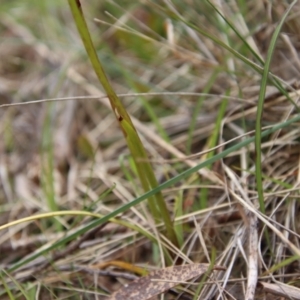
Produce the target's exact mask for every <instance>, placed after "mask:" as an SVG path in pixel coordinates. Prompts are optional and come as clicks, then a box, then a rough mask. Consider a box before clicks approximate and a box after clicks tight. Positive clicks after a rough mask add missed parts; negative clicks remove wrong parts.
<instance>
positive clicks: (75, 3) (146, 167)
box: [68, 0, 178, 245]
mask: <svg viewBox="0 0 300 300" xmlns="http://www.w3.org/2000/svg"><path fill="white" fill-rule="evenodd" d="M68 2H69V6H70V8H71V11H72V14H73V18H74V21H75V23H76V26H77V29H78V32H79V34H80V37H81V39H82V41H83V44H84V46H85V49H86V52H87V54H88V57H89V58H90V61H91V63H92V66H93V68H94V71H95V72H96V75H97V77H98V79H99V81H100V82H101V84H102V86H103V88H104V89H105V91H106V93H107V96H108V98H109V101H110V104H111V107H112V109H113V112H114V114H115V116H116V118H117V120H118V122H119V124H120V127H121V129H122V131H123V134H124V136H125V138H126V141H127V145H128V148H129V150H130V151H131V154H132V157H133V159H134V161H135V164H136V167H137V171H138V174H139V178H140V180H141V183H142V186H143V189H144V191H145V192H147V191H149V190H150V189H153V188H155V187H157V186H158V183H157V180H156V178H155V175H154V172H153V169H152V167H151V165H150V163H149V162H147V154H146V151H145V149H144V146H143V144H142V142H141V140H140V138H139V136H138V134H137V132H136V129H135V127H134V125H133V123H132V121H131V119H130V116H129V115H128V113H127V111H126V109H125V107H124V106H123V104H122V102H121V101H120V99H119V98H118V96H117V95H116V93H115V91H114V90H113V88H112V86H111V85H110V83H109V81H108V79H107V77H106V74H105V71H104V69H103V67H102V64H101V62H100V60H99V58H98V55H97V53H96V50H95V48H94V45H93V42H92V39H91V36H90V33H89V30H88V27H87V24H86V21H85V18H84V16H83V12H82V9H81V4H80V1H79V0H68ZM141 160H143V162H141ZM148 205H149V208H150V211H151V214H152V216H153V217H154V219H155V221H156V222H160V221H161V220H162V221H163V222H164V225H165V229H166V232H167V236H168V238H169V239H170V241H172V243H173V244H174V245H178V241H177V239H176V234H175V230H174V227H173V222H172V221H171V218H170V215H169V212H168V209H167V206H166V203H165V201H164V199H163V196H162V194H161V193H157V194H155V195H154V196H153V197H149V199H148Z"/></svg>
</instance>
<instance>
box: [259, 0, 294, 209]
mask: <svg viewBox="0 0 300 300" xmlns="http://www.w3.org/2000/svg"><path fill="white" fill-rule="evenodd" d="M296 2H297V0H295V1H294V2H293V3H292V4H291V5H290V7H289V8H288V9H287V10H286V12H285V14H284V15H283V17H282V19H281V21H280V22H279V24H278V26H277V27H276V29H275V32H274V33H273V36H272V39H271V42H270V46H269V49H268V53H267V58H266V63H265V67H264V70H263V75H262V80H261V85H260V92H259V98H258V104H257V113H256V124H255V152H256V161H255V168H256V172H255V174H256V187H257V193H258V200H259V205H260V210H261V212H262V213H264V214H265V211H266V209H265V201H264V194H263V183H262V166H261V120H262V114H263V108H264V101H265V95H266V89H267V83H268V76H269V70H270V65H271V60H272V56H273V53H274V49H275V45H276V41H277V39H278V36H279V33H280V30H281V28H282V26H283V24H284V22H285V20H286V18H287V16H288V14H289V12H290V11H291V9H292V7H293V6H294V5H295V4H296Z"/></svg>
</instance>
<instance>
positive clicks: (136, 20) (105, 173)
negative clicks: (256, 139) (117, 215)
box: [0, 0, 300, 299]
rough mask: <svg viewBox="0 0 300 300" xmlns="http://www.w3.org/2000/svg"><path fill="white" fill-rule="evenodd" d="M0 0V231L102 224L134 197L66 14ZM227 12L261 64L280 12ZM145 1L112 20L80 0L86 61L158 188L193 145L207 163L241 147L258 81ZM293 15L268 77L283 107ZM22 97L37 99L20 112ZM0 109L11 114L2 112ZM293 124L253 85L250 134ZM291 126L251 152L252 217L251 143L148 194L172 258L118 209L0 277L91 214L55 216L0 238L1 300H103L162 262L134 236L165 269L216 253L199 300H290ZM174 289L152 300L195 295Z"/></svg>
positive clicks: (141, 208)
mask: <svg viewBox="0 0 300 300" xmlns="http://www.w3.org/2000/svg"><path fill="white" fill-rule="evenodd" d="M6 2H7V3H6ZM6 2H4V3H3V4H0V6H3V9H1V15H0V16H1V18H0V33H1V37H2V38H1V44H0V58H1V59H0V96H1V97H0V133H1V134H0V137H1V139H0V187H1V188H0V211H1V214H0V225H3V224H7V223H9V222H11V221H14V220H18V219H21V218H24V217H28V216H35V215H39V214H42V213H46V212H53V211H57V210H61V211H64V210H68V211H69V210H76V211H87V212H93V213H97V214H101V215H105V214H107V213H109V212H111V211H113V210H114V209H116V208H117V207H119V206H120V205H121V204H124V203H128V202H129V201H131V200H133V199H134V198H136V197H137V196H138V195H140V194H142V189H141V187H140V184H139V182H138V180H137V179H136V171H135V168H134V167H133V164H132V160H131V159H130V157H129V152H128V150H127V148H126V143H125V140H124V139H123V136H122V132H121V131H120V129H119V127H118V124H117V122H116V121H115V118H114V115H113V113H112V112H111V110H110V107H109V103H108V100H107V98H105V95H104V94H103V92H102V91H101V87H99V83H98V82H97V80H96V77H95V76H94V73H93V71H92V68H91V66H90V64H89V63H88V61H87V58H86V55H85V53H84V51H83V46H82V44H81V41H80V39H79V37H78V34H77V32H76V30H75V26H74V22H73V20H72V18H71V14H70V12H69V8H68V6H67V3H65V2H60V1H43V3H39V2H38V1H33V0H32V1H27V2H22V1H13V2H10V1H6ZM174 2H176V7H177V9H178V11H179V13H180V14H181V16H182V17H183V18H184V19H185V20H187V21H188V22H192V23H194V24H196V25H197V26H199V27H201V28H204V29H205V30H206V31H207V32H209V33H210V34H213V35H215V36H217V37H218V38H219V39H220V40H222V41H223V42H225V43H226V44H228V45H231V47H233V49H235V50H236V51H238V52H239V53H241V54H242V55H244V56H245V57H247V58H248V59H250V60H253V61H256V60H255V57H254V56H253V55H252V54H251V53H250V52H249V51H248V50H247V49H246V48H245V46H244V45H243V42H242V41H241V40H239V38H238V37H237V36H236V34H235V33H234V32H233V31H232V30H230V28H228V26H227V25H226V23H225V22H224V20H223V19H221V17H220V16H219V15H217V14H216V13H215V12H214V11H213V10H212V8H211V7H210V6H209V5H208V4H203V3H206V2H204V1H203V2H202V1H188V0H186V1H174ZM239 2H240V3H239V5H238V4H236V3H234V1H233V2H232V3H231V4H230V5H227V4H223V6H221V7H220V10H221V11H222V12H223V14H224V16H225V17H226V18H227V19H229V20H230V21H231V22H233V24H234V26H235V27H236V28H237V29H238V30H239V31H240V33H241V34H242V35H243V36H244V37H245V39H247V42H248V43H249V44H250V45H251V48H252V49H253V50H254V51H255V52H256V53H257V55H259V56H260V57H262V58H265V57H266V53H267V50H268V45H269V41H270V39H271V36H272V34H273V32H274V29H275V27H276V24H277V22H278V21H279V20H280V18H281V16H282V15H283V13H284V11H285V9H286V8H287V4H286V3H285V1H283V0H277V1H275V2H276V3H273V4H271V2H270V3H266V4H265V5H263V4H262V2H261V1H251V3H250V2H249V1H239ZM247 2H248V4H247ZM157 3H158V4H159V5H161V6H163V7H165V9H166V11H165V12H164V11H163V10H162V9H161V8H160V9H159V8H157V7H156V4H154V3H152V2H151V1H139V2H136V1H126V4H125V3H124V4H123V5H122V7H123V8H121V7H119V6H118V5H117V4H114V3H112V2H105V3H104V4H101V3H100V2H99V1H88V2H86V3H85V2H84V1H82V5H83V8H84V11H85V13H86V16H87V19H88V20H89V27H90V29H91V34H92V37H93V40H94V42H95V43H96V45H97V50H98V54H99V57H100V59H102V61H103V63H104V65H105V70H106V72H107V74H108V76H109V77H110V79H111V82H112V84H113V86H114V88H115V91H116V92H117V93H118V94H120V95H121V98H122V101H123V102H124V104H125V105H126V108H127V109H128V112H129V113H130V114H131V116H132V118H133V120H134V124H135V125H136V128H137V130H138V132H139V133H140V136H141V139H142V141H143V143H144V145H145V147H146V149H147V151H148V154H149V157H150V158H151V159H152V162H153V166H154V169H155V174H156V176H157V178H158V179H159V182H160V183H162V182H165V181H166V180H168V179H170V178H173V177H174V176H176V175H177V174H180V173H181V172H182V171H184V170H186V169H187V168H190V167H193V166H195V165H197V164H199V162H200V161H204V160H205V159H207V158H208V157H209V155H210V154H208V153H207V152H205V151H206V150H207V149H209V148H212V147H215V146H216V148H215V150H214V151H215V152H214V153H215V154H216V153H219V152H221V151H222V150H224V149H227V148H228V147H229V146H230V145H234V144H236V143H237V142H239V141H241V140H243V139H245V137H246V136H249V135H253V130H254V128H255V121H256V108H257V99H258V94H259V90H260V80H261V75H259V74H258V73H257V72H256V71H254V70H253V69H251V68H250V67H249V66H248V65H246V64H245V63H243V62H242V61H240V60H239V59H238V58H237V57H235V56H234V55H233V54H230V53H229V52H228V51H226V50H225V49H223V48H222V47H219V46H217V45H216V44H215V43H213V42H212V41H211V40H209V39H208V38H206V37H203V36H201V35H200V34H198V33H197V32H196V31H194V30H192V29H191V28H190V27H188V26H187V25H186V24H184V23H182V22H179V21H177V22H176V21H174V20H173V21H171V20H170V19H168V18H167V17H166V14H167V9H169V10H171V8H172V7H171V6H170V2H169V1H157ZM245 3H246V4H247V5H246V4H245ZM168 5H169V7H168ZM105 11H108V12H109V13H111V15H113V16H114V17H112V16H110V15H108V14H106V13H104V12H105ZM299 12H300V6H299V4H297V5H296V6H295V7H294V8H293V10H292V13H291V14H290V16H289V18H288V20H287V22H286V24H285V26H284V28H283V31H282V33H281V35H280V38H279V41H278V44H277V46H276V50H275V54H274V57H273V61H272V66H271V72H272V73H273V74H275V75H276V76H277V77H278V78H279V79H280V80H282V83H283V86H284V87H285V90H286V91H287V93H288V94H289V96H290V98H291V99H292V100H293V101H294V102H295V103H296V105H297V104H298V97H299V96H298V84H299V83H298V81H297V78H298V77H299V72H300V61H299V57H298V56H299V46H300V41H299V35H298V32H299V27H300V23H299V18H298V17H297V16H298V14H299ZM93 18H97V19H99V20H101V21H102V22H101V23H100V22H99V21H96V22H93ZM103 22H108V23H110V25H104V24H103ZM256 62H257V61H256ZM65 97H70V99H71V100H70V99H69V100H65V99H64V98H65ZM37 99H40V100H43V101H40V102H39V103H31V104H29V102H30V101H33V100H37ZM46 99H55V101H52V100H46ZM224 101H226V103H225V102H224ZM15 103H22V104H25V103H27V105H20V104H18V105H15V106H12V105H10V106H6V105H5V104H15ZM224 103H225V104H224ZM222 106H223V107H224V113H223V115H222V113H221V112H220V107H222ZM197 110H198V111H197ZM219 115H221V117H222V119H221V122H220V126H216V124H217V123H216V120H217V118H218V116H219ZM297 115H298V110H297V109H296V108H295V106H294V105H293V103H291V101H289V100H288V99H287V97H286V96H284V95H283V94H282V93H280V92H279V91H278V90H277V89H276V88H275V87H274V86H271V85H270V86H268V87H267V94H266V98H265V104H264V112H263V118H262V126H263V127H266V126H271V127H272V126H274V124H279V123H281V122H284V121H286V120H288V119H291V118H292V117H294V116H297ZM193 124H194V125H193ZM298 126H299V124H293V125H292V126H290V127H288V128H284V129H282V130H279V131H276V132H275V133H273V134H272V135H270V136H268V137H265V138H263V140H262V158H263V159H262V176H263V188H264V201H265V206H266V214H265V215H263V214H261V213H260V211H259V204H258V195H257V188H256V183H255V148H254V143H252V144H250V145H249V146H247V147H243V148H242V149H240V150H238V151H235V152H232V153H230V154H229V155H228V156H227V157H225V158H224V159H222V160H219V161H217V162H215V163H214V164H212V165H211V166H209V167H207V168H202V169H200V171H199V172H198V173H195V174H193V175H192V176H190V177H188V178H187V179H184V180H181V181H180V182H178V183H177V184H175V185H174V186H173V187H171V188H168V189H165V190H163V194H164V196H165V199H166V201H167V203H168V207H169V209H170V213H172V214H173V215H174V217H176V220H177V223H176V226H177V233H178V235H179V237H180V238H181V241H182V245H181V248H180V249H177V248H174V247H173V245H170V244H169V243H168V241H166V240H165V239H164V236H162V235H161V234H160V229H161V227H156V226H155V225H154V222H153V220H152V217H151V215H150V214H149V212H148V210H147V207H146V205H144V204H140V205H138V206H135V207H132V208H131V209H130V210H128V211H127V212H126V213H124V214H123V215H122V218H121V219H122V221H124V223H120V222H118V220H114V221H113V222H108V223H106V224H104V225H103V226H100V227H97V228H94V229H92V230H91V231H89V232H87V233H85V234H82V235H80V237H78V238H77V239H74V240H72V241H69V242H68V243H66V244H64V245H61V247H59V248H56V249H53V250H52V251H50V252H47V254H44V255H40V256H39V257H38V258H37V259H35V260H32V261H30V262H28V263H26V264H24V265H23V266H21V267H19V268H16V269H15V270H12V268H13V267H14V266H15V264H18V263H19V262H20V261H22V260H23V259H26V258H27V257H29V256H30V255H31V254H32V253H35V252H38V251H40V250H41V249H42V247H45V245H47V246H49V245H52V244H54V243H55V242H56V241H58V240H59V239H61V238H63V237H65V236H66V235H68V234H71V233H74V232H77V231H78V230H79V229H80V228H82V227H83V226H84V224H87V223H88V222H89V221H90V220H91V219H92V217H88V216H85V217H83V216H74V215H67V214H66V215H62V216H59V217H56V218H46V219H37V220H35V221H34V222H30V223H28V222H25V223H20V224H18V225H15V226H11V227H9V228H7V229H5V230H1V231H0V269H2V270H3V273H2V275H1V280H0V284H1V286H0V294H1V299H6V298H7V299H9V297H10V299H25V298H27V299H64V298H66V299H92V298H93V299H106V296H105V295H106V294H110V293H112V292H113V291H115V290H117V289H118V287H120V286H121V285H122V284H124V283H125V282H129V281H131V280H132V279H134V278H136V275H134V273H138V274H140V272H141V270H143V269H140V268H138V269H134V268H133V265H135V266H139V267H141V268H145V269H146V270H151V269H157V268H163V267H164V266H166V262H165V259H164V256H163V255H162V252H161V247H160V246H157V244H155V243H152V242H151V240H150V239H149V236H151V237H152V238H153V239H156V240H158V241H159V245H161V244H164V245H166V246H167V247H169V248H170V249H172V251H173V252H174V257H173V260H174V264H176V263H180V264H182V263H192V262H195V263H196V262H197V263H201V262H203V263H207V262H211V260H212V253H213V252H214V251H215V252H216V259H215V261H214V263H215V264H217V265H222V266H225V267H226V271H225V272H218V273H216V274H211V276H210V278H208V279H207V280H206V282H205V285H204V286H203V288H202V290H201V292H200V296H199V297H200V298H199V299H282V298H280V297H285V298H287V299H291V298H292V297H294V298H292V299H300V297H299V296H298V295H297V292H299V290H298V289H295V288H297V287H298V286H299V260H298V259H297V255H298V256H299V253H300V250H299V251H298V250H297V249H300V245H299V231H300V228H299V227H300V223H299V220H298V217H297V215H298V212H299V203H298V200H299V192H298V190H299V181H300V178H299V138H300V131H299V129H298ZM249 132H251V133H249ZM248 133H249V134H248ZM212 135H216V137H217V140H216V142H215V143H214V141H212V139H211V136H212ZM232 139H233V140H232ZM231 140H232V141H231ZM228 141H229V143H227V144H226V142H228ZM197 153H200V154H199V155H193V154H197ZM174 206H176V210H175V209H174ZM180 224H181V225H180ZM124 225H126V226H124ZM134 226H136V227H138V228H139V231H137V230H135V229H136V227H134ZM130 227H131V228H130ZM141 231H144V232H145V233H146V235H145V234H144V235H143V234H141ZM266 232H268V238H269V241H268V239H267V234H266ZM116 261H117V263H116ZM120 261H121V262H123V263H124V262H127V263H128V264H126V265H125V264H124V265H120ZM280 264H282V265H280ZM10 270H11V271H10ZM257 280H258V282H259V284H258V285H257V287H256V282H257ZM196 282H200V280H197V281H196ZM185 287H186V288H187V289H189V291H190V293H181V292H180V291H179V290H176V289H174V290H172V291H171V293H169V294H165V296H164V297H165V299H193V295H194V294H195V290H196V289H197V286H196V287H195V286H193V285H187V286H185ZM292 289H295V290H292ZM254 290H255V292H256V295H255V296H254V295H251V293H252V292H253V291H254ZM9 291H10V293H11V294H10V293H9ZM293 292H294V294H293ZM260 297H261V298H260ZM264 297H265V298H264ZM276 297H277V298H276ZM289 297H290V298H289Z"/></svg>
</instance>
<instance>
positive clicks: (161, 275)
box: [109, 264, 224, 300]
mask: <svg viewBox="0 0 300 300" xmlns="http://www.w3.org/2000/svg"><path fill="white" fill-rule="evenodd" d="M209 267H210V265H209V264H190V265H184V266H176V267H168V268H164V269H160V270H156V271H153V272H151V273H149V275H148V276H145V277H141V278H139V279H138V280H136V281H134V282H132V283H130V284H127V285H124V286H123V287H122V288H121V289H119V290H118V291H117V292H115V293H113V294H112V295H111V297H110V298H109V300H121V299H122V300H123V299H131V300H135V299H136V300H147V299H151V298H152V297H154V296H157V295H160V294H162V293H164V292H165V291H167V290H169V289H171V288H172V287H174V286H176V285H178V284H179V283H183V282H185V281H187V280H190V279H192V278H194V277H196V276H200V275H202V274H204V273H205V272H206V271H207V270H208V269H209ZM213 269H214V270H224V268H223V267H221V266H215V267H214V268H213Z"/></svg>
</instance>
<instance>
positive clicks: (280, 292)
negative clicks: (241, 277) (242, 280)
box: [259, 282, 300, 300]
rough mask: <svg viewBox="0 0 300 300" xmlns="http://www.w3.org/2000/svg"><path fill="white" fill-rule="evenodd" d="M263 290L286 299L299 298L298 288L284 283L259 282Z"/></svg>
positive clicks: (296, 299)
mask: <svg viewBox="0 0 300 300" xmlns="http://www.w3.org/2000/svg"><path fill="white" fill-rule="evenodd" d="M259 284H260V285H262V286H263V289H264V291H265V292H267V293H270V294H272V295H276V296H280V297H285V298H288V299H295V300H298V299H299V300H300V289H298V288H296V287H294V286H290V285H287V284H284V283H276V284H275V283H268V282H260V283H259Z"/></svg>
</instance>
